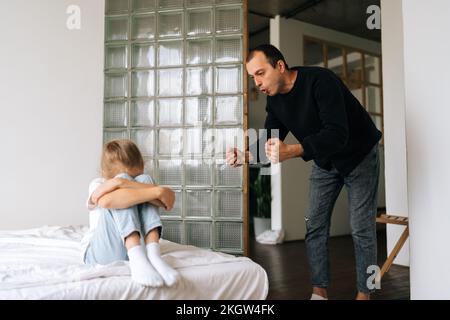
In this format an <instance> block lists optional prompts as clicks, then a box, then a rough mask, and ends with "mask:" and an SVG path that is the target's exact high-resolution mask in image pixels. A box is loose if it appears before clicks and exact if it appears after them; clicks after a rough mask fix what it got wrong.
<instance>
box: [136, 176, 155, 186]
mask: <svg viewBox="0 0 450 320" xmlns="http://www.w3.org/2000/svg"><path fill="white" fill-rule="evenodd" d="M135 180H136V181H137V182H140V183H146V184H155V182H154V181H153V179H152V177H151V176H150V175H148V174H141V175H139V176H137V177H136V178H135Z"/></svg>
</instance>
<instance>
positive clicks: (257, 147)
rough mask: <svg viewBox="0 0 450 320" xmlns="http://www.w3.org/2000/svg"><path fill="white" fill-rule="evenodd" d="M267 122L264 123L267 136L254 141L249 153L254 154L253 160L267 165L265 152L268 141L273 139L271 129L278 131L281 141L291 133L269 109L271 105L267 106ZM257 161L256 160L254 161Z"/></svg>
mask: <svg viewBox="0 0 450 320" xmlns="http://www.w3.org/2000/svg"><path fill="white" fill-rule="evenodd" d="M266 112H267V116H266V120H265V122H264V129H266V130H267V134H266V135H263V136H258V137H257V139H256V141H253V143H250V146H249V151H250V153H251V154H252V158H253V159H256V162H258V163H260V162H262V163H266V162H268V161H269V160H268V159H267V157H266V155H265V151H264V147H265V143H266V142H267V140H266V139H270V138H271V131H270V130H271V129H278V138H279V139H280V140H282V141H283V140H284V139H286V136H287V135H288V133H289V130H288V129H287V128H286V126H285V125H283V124H282V123H281V121H280V120H279V119H278V118H277V117H276V116H275V115H274V114H273V112H272V111H271V110H270V108H269V103H267V105H266ZM254 161H255V160H254Z"/></svg>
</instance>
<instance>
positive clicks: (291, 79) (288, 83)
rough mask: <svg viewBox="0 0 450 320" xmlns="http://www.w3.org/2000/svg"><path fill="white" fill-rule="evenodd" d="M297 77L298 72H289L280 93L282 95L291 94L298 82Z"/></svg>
mask: <svg viewBox="0 0 450 320" xmlns="http://www.w3.org/2000/svg"><path fill="white" fill-rule="evenodd" d="M297 76H298V71H297V70H288V71H287V72H286V76H285V78H284V86H283V88H282V89H281V90H280V93H282V94H286V93H289V92H290V91H291V90H292V88H293V87H294V84H295V81H296V80H297Z"/></svg>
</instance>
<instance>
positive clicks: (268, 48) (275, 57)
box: [246, 44, 289, 70]
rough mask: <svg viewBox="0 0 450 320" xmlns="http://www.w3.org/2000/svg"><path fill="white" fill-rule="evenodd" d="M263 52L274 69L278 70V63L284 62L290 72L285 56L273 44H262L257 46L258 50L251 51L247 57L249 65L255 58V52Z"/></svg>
mask: <svg viewBox="0 0 450 320" xmlns="http://www.w3.org/2000/svg"><path fill="white" fill-rule="evenodd" d="M257 51H259V52H262V53H264V55H265V56H266V57H267V61H269V63H270V65H271V66H272V67H274V68H276V66H277V63H278V61H280V60H281V61H283V63H284V65H285V67H286V69H287V70H289V66H288V64H287V63H286V59H284V56H283V54H282V53H281V51H280V50H278V49H277V48H276V47H275V46H273V45H271V44H261V45H259V46H257V47H256V48H254V49H252V50H250V52H249V54H248V56H247V61H246V62H247V63H248V62H249V61H250V60H252V59H253V57H254V56H255V52H257Z"/></svg>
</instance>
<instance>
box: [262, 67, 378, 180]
mask: <svg viewBox="0 0 450 320" xmlns="http://www.w3.org/2000/svg"><path fill="white" fill-rule="evenodd" d="M291 70H297V71H298V73H297V78H296V80H295V84H294V86H293V88H292V89H291V91H289V92H288V93H286V94H278V95H275V96H272V97H271V96H268V97H267V107H266V111H267V118H266V122H265V128H266V129H279V130H280V131H279V134H280V139H281V140H284V139H285V138H286V136H287V134H288V133H289V132H291V133H292V134H293V135H294V136H295V137H296V138H297V140H298V141H299V142H300V143H301V144H302V146H303V149H304V154H303V156H302V158H303V159H304V160H305V161H309V160H311V159H313V160H314V161H315V163H316V164H317V165H318V166H319V167H321V168H323V169H326V170H330V169H331V168H332V167H335V168H336V169H337V170H338V171H339V173H341V174H342V175H344V176H346V175H348V174H349V173H350V172H351V171H352V170H353V169H354V168H355V167H356V166H357V165H358V164H359V163H360V162H361V161H362V160H363V158H364V157H365V156H366V155H367V154H368V153H369V151H370V150H371V149H372V148H373V146H374V145H375V144H376V143H377V142H378V141H379V140H380V139H381V132H380V131H379V130H378V129H377V128H376V126H375V124H374V123H373V121H372V119H371V118H370V115H369V114H368V113H367V111H366V110H365V109H364V108H363V107H362V106H361V104H360V103H359V101H358V100H357V99H356V98H355V97H354V96H353V95H352V93H351V92H350V91H349V90H348V88H347V87H346V86H345V84H344V83H343V82H342V81H341V79H340V78H339V77H338V76H337V75H335V74H334V73H333V72H332V71H330V70H328V69H324V68H318V67H295V68H292V69H291Z"/></svg>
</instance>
